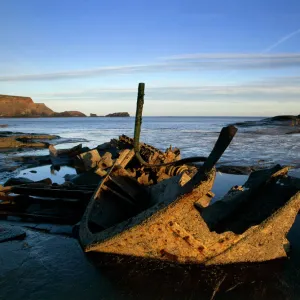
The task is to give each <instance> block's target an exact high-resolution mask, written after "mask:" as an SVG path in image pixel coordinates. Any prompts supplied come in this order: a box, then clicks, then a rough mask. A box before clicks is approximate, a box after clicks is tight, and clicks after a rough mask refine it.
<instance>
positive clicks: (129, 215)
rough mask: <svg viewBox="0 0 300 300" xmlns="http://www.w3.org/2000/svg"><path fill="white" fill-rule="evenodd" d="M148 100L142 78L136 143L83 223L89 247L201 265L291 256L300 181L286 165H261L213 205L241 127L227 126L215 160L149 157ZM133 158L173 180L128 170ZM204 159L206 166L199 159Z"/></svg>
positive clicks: (83, 236)
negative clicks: (144, 126)
mask: <svg viewBox="0 0 300 300" xmlns="http://www.w3.org/2000/svg"><path fill="white" fill-rule="evenodd" d="M143 103H144V84H139V92H138V99H137V111H136V121H135V133H134V140H133V141H131V142H132V144H133V148H132V149H130V150H129V149H128V151H127V152H122V154H121V155H120V157H119V158H118V159H117V160H115V162H114V164H113V165H112V166H111V167H110V169H109V171H108V172H107V174H106V176H105V177H104V178H103V180H102V181H101V183H100V184H99V186H98V188H97V189H96V191H95V193H94V195H93V197H92V199H91V201H90V203H89V204H88V206H87V209H86V211H85V213H84V215H83V218H82V220H81V223H80V229H79V240H80V243H81V245H82V247H83V249H84V251H85V252H94V253H99V254H101V253H102V254H110V255H113V256H116V257H118V256H121V257H122V256H125V257H135V258H143V259H149V260H159V261H167V262H172V263H180V264H201V265H218V264H232V263H241V262H262V261H268V260H273V259H276V258H282V257H286V255H287V251H288V248H289V243H288V241H287V239H286V234H287V232H288V231H289V229H290V227H291V226H292V224H293V222H294V220H295V217H296V215H297V214H298V211H299V208H300V192H299V191H300V180H299V179H297V178H292V177H289V176H288V175H287V173H288V168H287V167H281V166H279V165H278V166H275V167H274V168H272V169H267V170H262V171H257V172H253V173H252V174H251V175H250V177H249V179H248V181H247V182H246V183H245V185H244V186H242V187H234V188H233V189H232V190H230V191H229V192H228V194H227V195H225V197H224V198H223V199H222V200H221V201H217V202H215V203H214V204H212V205H210V202H211V199H212V197H213V194H212V192H211V188H212V186H213V184H214V179H215V176H216V169H215V164H216V163H217V161H218V160H219V158H220V157H221V155H222V154H223V152H224V151H225V150H226V148H227V147H228V146H229V144H230V142H231V140H232V139H233V137H234V135H235V133H236V131H237V129H236V128H235V127H234V126H228V127H224V128H223V129H222V131H221V133H220V136H219V139H218V140H217V142H216V144H215V147H214V149H213V150H212V152H211V154H210V155H209V157H208V158H207V159H205V158H203V157H193V158H188V159H183V160H180V159H176V156H175V157H174V155H173V161H166V160H165V159H161V160H157V159H155V158H157V157H158V156H159V154H157V153H159V151H155V152H154V154H153V155H151V154H150V155H148V156H147V152H146V153H145V152H143V148H145V145H144V144H140V143H139V138H140V131H141V123H142V109H143ZM150 153H151V151H150ZM148 154H149V153H148ZM173 154H174V152H173ZM155 155H156V156H155ZM162 156H163V155H162ZM132 159H135V160H136V161H138V162H139V164H140V167H141V168H143V170H148V172H149V173H150V172H153V171H154V172H155V173H156V174H160V176H161V175H163V174H164V175H166V177H165V179H163V180H161V181H159V182H157V183H156V184H149V178H147V185H144V184H143V182H139V181H137V180H135V179H134V178H133V176H132V175H131V174H130V173H128V172H127V170H126V167H127V166H128V164H129V163H130V162H131V160H132ZM200 161H202V162H203V165H201V166H200V167H199V166H196V165H193V164H191V163H192V162H200ZM170 169H171V170H173V171H174V170H176V171H177V172H176V173H175V174H174V173H173V174H172V175H175V176H172V177H170V175H169V174H168V172H170ZM145 176H149V174H148V175H145Z"/></svg>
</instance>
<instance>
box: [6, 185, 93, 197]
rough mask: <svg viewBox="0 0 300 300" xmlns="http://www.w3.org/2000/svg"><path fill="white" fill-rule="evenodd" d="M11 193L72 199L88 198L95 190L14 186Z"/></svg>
mask: <svg viewBox="0 0 300 300" xmlns="http://www.w3.org/2000/svg"><path fill="white" fill-rule="evenodd" d="M10 192H11V193H15V194H21V195H31V196H40V197H51V198H71V199H87V198H90V197H91V196H92V194H93V191H88V190H84V191H83V190H70V189H55V188H32V187H23V186H14V187H12V188H11V191H10Z"/></svg>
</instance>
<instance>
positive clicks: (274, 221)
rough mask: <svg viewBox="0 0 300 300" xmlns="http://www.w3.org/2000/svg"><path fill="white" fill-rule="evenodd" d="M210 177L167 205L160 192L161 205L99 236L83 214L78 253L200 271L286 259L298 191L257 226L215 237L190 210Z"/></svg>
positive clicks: (299, 203) (298, 206)
mask: <svg viewBox="0 0 300 300" xmlns="http://www.w3.org/2000/svg"><path fill="white" fill-rule="evenodd" d="M214 178H215V170H213V171H212V172H211V173H210V174H209V175H208V177H207V179H206V180H205V181H202V182H201V183H200V184H199V186H198V187H196V188H194V189H193V190H192V191H191V192H189V193H187V194H184V195H183V196H181V197H178V198H177V199H176V200H175V201H172V202H170V203H168V201H169V200H168V198H169V196H167V195H170V190H168V189H167V188H165V190H164V191H163V194H164V195H166V199H165V201H166V202H165V203H164V202H163V201H162V202H159V203H158V204H157V205H155V206H154V207H152V208H150V209H148V210H146V211H144V212H142V213H140V214H139V215H137V216H136V217H133V218H131V219H130V220H127V221H125V222H123V224H118V225H116V226H114V227H112V228H108V229H107V230H104V231H102V232H100V233H96V234H92V233H91V232H90V231H89V229H88V218H89V214H88V213H86V214H85V216H84V218H83V221H82V224H81V228H80V241H81V244H82V247H83V249H84V251H86V252H91V251H92V252H95V253H106V254H111V255H116V256H119V257H129V258H130V257H139V258H144V259H149V260H160V261H167V262H173V263H174V262H175V263H179V264H201V265H206V266H209V265H224V264H234V263H249V262H262V261H269V260H273V259H277V258H283V257H286V255H287V254H286V250H287V246H288V241H287V239H286V234H287V233H288V231H289V229H290V227H291V226H292V224H293V223H294V220H295V217H296V215H297V214H298V211H299V209H300V192H297V193H294V195H293V196H292V197H289V198H288V199H287V200H286V201H285V204H284V205H283V206H281V207H280V208H279V209H278V210H276V211H275V212H274V213H273V214H272V215H271V216H269V217H268V218H266V219H265V220H264V221H263V222H261V223H260V224H258V225H255V226H251V227H249V228H248V229H247V230H245V231H244V232H243V233H241V234H237V233H234V232H232V231H225V232H223V233H217V232H214V231H211V230H210V228H209V227H208V225H207V223H206V222H205V221H204V219H203V218H202V216H201V213H199V211H198V210H197V209H196V207H195V204H196V203H198V205H199V204H200V206H201V205H202V206H204V205H203V204H204V203H206V201H203V199H204V198H205V196H206V195H207V193H208V192H209V191H210V190H211V187H212V184H213V182H214ZM171 186H172V185H170V187H171ZM156 192H157V191H155V192H154V193H156ZM98 201H99V200H98ZM100 201H101V199H100ZM163 203H164V204H163ZM90 205H91V203H90Z"/></svg>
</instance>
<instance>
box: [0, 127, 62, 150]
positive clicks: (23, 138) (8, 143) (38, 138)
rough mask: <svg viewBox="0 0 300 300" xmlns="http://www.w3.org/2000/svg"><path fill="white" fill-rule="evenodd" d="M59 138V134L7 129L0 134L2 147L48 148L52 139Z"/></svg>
mask: <svg viewBox="0 0 300 300" xmlns="http://www.w3.org/2000/svg"><path fill="white" fill-rule="evenodd" d="M58 138H59V136H57V135H49V134H33V133H31V134H25V133H20V132H11V131H5V132H2V133H1V135H0V148H2V149H11V148H47V147H48V146H49V141H50V140H53V139H58Z"/></svg>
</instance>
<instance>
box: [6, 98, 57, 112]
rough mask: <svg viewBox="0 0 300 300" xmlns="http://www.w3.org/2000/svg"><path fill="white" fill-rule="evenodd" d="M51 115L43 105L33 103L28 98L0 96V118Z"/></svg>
mask: <svg viewBox="0 0 300 300" xmlns="http://www.w3.org/2000/svg"><path fill="white" fill-rule="evenodd" d="M53 113H54V111H53V110H52V109H50V108H49V107H47V106H46V105H45V104H44V103H34V102H33V101H32V99H31V98H29V97H18V96H8V95H0V117H34V116H51V115H52V114H53Z"/></svg>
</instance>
